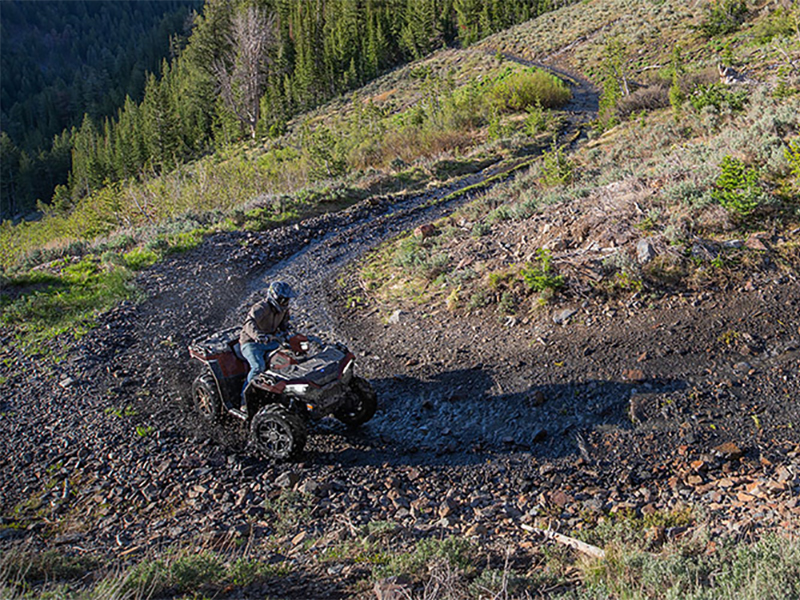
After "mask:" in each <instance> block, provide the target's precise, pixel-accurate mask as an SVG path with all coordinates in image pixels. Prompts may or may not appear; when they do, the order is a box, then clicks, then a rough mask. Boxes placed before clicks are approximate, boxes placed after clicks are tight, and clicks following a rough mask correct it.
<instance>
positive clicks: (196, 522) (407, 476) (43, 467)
mask: <svg viewBox="0 0 800 600" xmlns="http://www.w3.org/2000/svg"><path fill="white" fill-rule="evenodd" d="M587 93H589V92H588V91H587ZM595 98H596V97H595ZM589 100H590V99H589ZM576 102H578V103H583V104H580V109H579V110H577V111H576V113H575V118H574V119H573V120H572V121H571V125H570V127H569V128H568V130H567V131H565V133H564V135H565V137H569V138H571V137H575V134H576V132H577V131H578V129H576V127H577V126H578V124H579V122H580V121H585V120H586V117H587V113H586V106H587V104H586V102H587V97H582V98H578V99H576ZM591 105H592V103H591V102H589V104H588V106H591ZM594 106H595V107H596V104H594ZM492 172H493V167H489V168H487V169H486V170H484V171H481V172H478V173H475V174H472V175H470V176H467V177H465V178H463V179H460V180H457V181H454V182H452V183H450V184H448V185H446V186H444V187H442V188H440V189H430V190H427V191H425V192H423V193H416V194H408V195H405V196H402V197H376V198H370V199H368V200H366V201H363V202H361V203H359V204H357V205H355V206H353V207H351V208H350V209H347V210H345V211H342V212H340V213H336V214H331V215H324V216H320V217H315V218H313V219H309V220H307V221H304V222H301V223H297V224H295V225H291V226H287V227H284V228H281V229H277V230H274V231H270V232H265V233H245V232H236V233H221V234H217V235H214V236H212V237H210V238H208V239H207V240H206V241H205V242H204V243H203V244H202V246H200V247H199V248H197V249H195V250H193V251H190V252H188V253H186V254H184V255H181V256H176V257H172V258H170V259H168V260H166V261H165V262H163V263H160V264H157V265H155V266H153V267H152V268H150V269H149V270H147V271H146V272H144V273H143V274H142V275H141V276H140V277H139V278H138V281H137V284H138V285H139V286H140V288H141V289H142V290H143V292H144V294H145V297H146V299H145V300H143V301H142V302H139V303H124V304H122V305H120V306H118V307H117V308H115V309H113V310H111V311H110V312H108V313H106V314H104V315H102V316H101V317H100V319H99V323H98V326H97V327H96V328H95V329H94V330H92V331H91V332H90V333H89V334H88V335H86V336H85V337H83V338H81V339H80V340H79V341H77V342H76V343H74V345H72V347H70V348H69V351H68V353H67V354H66V355H67V357H68V358H67V359H66V360H64V361H61V362H57V363H53V362H52V361H50V360H49V359H46V358H44V357H37V356H29V355H26V354H23V353H22V352H20V351H19V350H18V349H17V348H16V346H15V344H14V340H13V336H12V334H11V332H9V331H7V330H2V331H0V335H2V348H3V355H2V356H3V361H2V365H0V377H2V378H3V379H4V383H3V385H2V391H1V392H0V428H2V432H3V435H2V436H0V455H2V456H4V457H6V460H5V461H4V465H3V467H2V469H0V505H1V506H2V507H3V510H2V514H3V517H2V519H3V521H2V523H3V524H4V525H6V527H3V528H2V529H0V544H2V545H3V546H4V547H5V548H11V547H19V546H20V545H22V546H23V547H31V548H35V549H44V548H61V549H63V550H65V551H68V552H74V553H78V554H80V553H90V554H96V555H101V556H106V557H109V558H111V559H114V560H115V561H117V562H118V563H120V564H126V563H134V562H137V561H139V560H142V558H143V557H145V556H150V555H152V553H153V552H156V551H158V550H159V549H163V548H167V547H174V546H175V545H185V546H190V545H198V546H200V547H204V548H209V549H231V548H233V547H234V546H235V543H236V540H240V541H246V546H247V548H249V549H250V550H251V551H252V552H261V553H263V554H265V555H267V556H268V559H269V560H270V561H273V562H276V563H277V562H284V561H288V562H289V563H291V565H292V568H291V569H290V574H289V575H288V576H286V577H280V578H275V579H274V580H272V581H270V582H269V583H266V584H264V587H263V589H261V588H260V589H258V590H251V592H252V593H253V595H258V594H260V595H261V597H263V596H264V595H265V594H269V595H280V596H281V597H297V598H307V597H326V598H336V597H352V596H353V595H358V594H362V595H363V596H364V597H370V596H371V595H372V592H371V591H370V590H369V589H367V588H366V587H365V586H364V584H363V583H360V582H363V580H364V579H365V578H366V577H368V575H369V572H370V571H369V567H368V566H365V565H364V564H359V563H356V562H353V561H348V560H344V559H343V560H342V561H339V562H337V561H335V560H334V561H327V562H323V561H320V560H319V557H320V553H321V552H322V551H323V549H324V548H325V547H326V545H332V544H335V543H339V542H341V541H342V540H345V539H348V536H353V535H355V532H356V531H357V530H358V528H359V527H361V526H364V525H366V524H367V523H369V522H374V521H394V522H396V523H398V524H399V525H400V526H401V528H400V529H399V530H398V531H396V532H395V534H394V535H395V536H396V539H395V540H394V542H393V543H395V544H396V545H397V547H398V549H402V548H410V547H412V545H413V543H414V542H415V541H416V540H418V539H420V538H422V537H429V536H437V537H441V536H445V535H448V534H453V535H459V536H468V537H471V538H472V539H474V540H475V541H476V542H477V543H478V544H479V545H480V546H481V547H482V548H486V551H487V553H491V552H492V551H493V550H497V554H496V556H497V557H500V558H504V557H505V548H506V547H508V546H511V547H512V548H513V552H512V557H513V559H514V560H515V561H519V562H521V563H524V562H525V561H532V560H534V558H533V557H534V556H535V555H536V554H537V552H539V550H538V548H539V547H540V544H541V541H540V540H533V538H527V537H525V535H524V534H523V532H522V531H521V529H520V525H521V524H523V523H528V524H534V525H536V526H540V527H544V526H549V527H552V528H554V529H561V530H563V531H567V532H569V531H572V530H574V529H575V528H579V527H581V526H582V523H584V522H585V519H586V515H587V514H594V515H596V516H598V517H599V516H600V515H608V514H613V513H615V512H619V511H631V512H633V513H635V514H639V515H647V514H652V513H654V512H658V511H672V510H681V509H683V508H686V507H692V508H694V509H695V511H696V513H697V514H702V515H703V517H702V519H698V521H697V523H698V525H697V526H702V527H704V528H706V529H707V530H708V531H709V532H710V534H711V535H712V536H714V535H734V536H738V537H741V538H747V537H749V536H758V535H761V533H763V532H764V531H767V530H771V529H778V528H780V529H783V530H786V529H787V528H795V527H796V524H797V523H798V522H799V521H798V518H797V517H798V516H800V502H799V501H798V492H800V485H799V482H798V479H797V473H798V470H800V454H798V453H799V452H800V408H798V405H797V402H796V399H797V398H798V397H800V285H799V284H798V281H797V278H796V277H794V276H792V275H791V274H786V273H782V272H780V271H778V270H777V269H775V268H774V265H772V266H771V265H770V263H769V261H766V262H765V263H763V264H762V266H761V268H759V269H754V270H753V272H752V274H751V275H750V276H748V277H746V278H738V279H732V280H730V281H729V282H728V283H727V284H725V285H723V286H717V287H710V288H709V289H705V290H704V289H698V290H684V291H682V292H680V293H673V294H669V295H664V296H660V297H646V296H644V295H642V296H639V297H637V296H636V295H627V296H625V297H624V298H621V299H617V300H608V299H607V298H602V297H595V296H591V295H581V294H579V293H573V294H570V295H566V296H565V298H564V299H562V300H560V301H555V302H552V303H550V304H548V305H547V306H546V307H544V308H542V309H541V310H539V311H536V312H533V313H530V314H528V315H527V316H525V317H520V318H516V319H503V320H498V319H497V318H495V317H491V318H489V317H487V316H486V315H485V314H473V315H463V314H462V315H456V314H454V313H453V312H451V311H448V310H446V309H445V308H443V307H438V306H412V307H408V308H405V309H403V310H399V311H392V312H391V313H387V308H386V307H384V306H381V305H379V304H377V303H375V302H374V301H368V300H367V301H365V302H361V303H359V304H358V306H357V307H355V308H353V307H352V302H351V297H352V295H353V293H354V289H353V287H352V286H353V285H355V283H354V282H355V278H354V276H353V275H352V273H350V271H348V266H349V265H352V264H354V261H357V260H358V259H359V258H361V257H363V256H365V254H366V253H367V252H368V251H369V250H371V249H373V248H375V247H376V246H377V245H378V244H380V243H381V242H383V241H385V240H387V239H390V238H391V237H392V236H395V235H397V234H399V233H401V232H403V231H407V230H410V229H413V228H415V227H417V226H419V225H421V224H424V223H429V222H432V221H434V220H436V219H437V218H439V217H441V216H443V215H446V214H449V213H450V212H452V211H453V210H454V209H455V208H456V207H457V206H458V205H460V204H461V203H464V202H467V201H468V200H469V197H464V196H461V197H454V198H450V196H448V194H449V193H450V192H452V191H454V190H456V189H460V188H463V187H466V186H468V185H471V184H473V183H476V182H478V181H481V180H483V179H485V178H486V177H488V176H489V175H490V174H491V173H492ZM554 210H555V209H554ZM564 227H565V228H563V229H559V228H558V227H553V228H551V229H550V231H549V235H550V236H551V238H552V239H556V238H558V237H565V236H566V233H567V230H566V227H567V225H565V226H564ZM500 233H501V232H499V234H500ZM590 241H591V240H586V243H590ZM578 273H579V270H576V273H575V275H574V277H578V276H579V275H578ZM276 278H281V279H284V280H286V281H288V282H290V283H291V284H292V285H293V286H294V287H295V288H296V289H297V291H298V292H299V298H298V299H297V301H296V303H295V304H294V307H293V322H294V327H295V328H296V329H297V330H299V331H305V332H311V333H314V334H317V335H322V336H324V337H328V338H331V339H338V340H342V341H344V342H345V343H346V344H347V345H348V346H349V347H350V348H351V349H353V350H354V351H355V352H356V354H357V357H358V368H359V370H360V373H361V374H362V375H363V376H365V377H367V378H368V379H369V380H370V381H371V382H372V384H373V385H374V387H375V389H376V391H377V392H378V396H379V410H378V413H377V414H376V416H375V418H374V419H373V420H372V421H370V422H369V423H368V424H366V425H365V426H364V427H363V428H362V429H361V430H360V431H358V432H351V431H348V430H347V429H346V428H345V427H344V426H342V425H340V424H339V423H337V422H335V421H333V420H330V422H329V420H325V421H322V422H319V423H316V424H314V425H313V426H312V429H311V435H310V437H309V441H308V444H307V446H306V451H305V453H304V455H303V457H302V458H301V460H300V461H298V462H293V463H284V464H272V463H269V462H265V461H262V460H260V459H259V458H258V457H255V456H253V455H252V454H251V453H250V452H249V450H248V447H247V443H246V432H245V430H244V427H243V426H242V425H241V424H240V422H239V421H237V420H236V419H230V420H227V421H226V422H224V423H223V424H222V425H220V426H218V427H211V426H209V425H207V424H205V423H203V422H202V421H201V420H200V419H199V417H198V416H197V415H196V414H195V413H194V411H193V410H192V406H191V399H190V387H191V382H192V380H193V378H194V377H195V376H196V375H197V374H198V373H199V371H200V365H199V364H192V362H191V361H190V359H189V356H188V352H187V346H188V345H189V343H190V342H191V341H192V340H193V339H197V338H200V337H204V336H206V335H208V334H210V333H212V332H214V331H216V330H219V329H222V328H223V327H227V326H232V325H236V324H239V323H241V320H242V317H243V315H244V313H245V312H246V310H247V309H248V308H249V306H250V305H251V304H252V303H253V302H255V301H256V300H257V299H260V298H261V297H262V295H263V292H264V290H265V288H266V286H267V284H268V282H269V281H271V280H274V279H276ZM578 287H580V286H578ZM387 316H389V317H390V318H387ZM286 489H294V490H297V491H300V492H304V493H307V494H309V496H310V497H311V498H313V501H312V506H311V510H310V512H309V514H307V515H305V516H304V517H303V518H302V519H298V521H297V522H296V523H293V524H292V526H291V527H290V528H289V529H288V530H286V529H280V528H279V526H278V525H277V524H276V515H275V513H274V511H272V509H271V508H270V506H273V505H271V504H270V503H271V502H275V501H276V500H277V499H278V498H279V497H280V494H281V492H282V491H284V490H286ZM674 533H675V535H678V534H679V533H680V532H674ZM309 540H316V541H315V543H314V544H312V545H311V547H310V548H309V547H308V541H309ZM534 542H535V543H534ZM259 549H260V550H259Z"/></svg>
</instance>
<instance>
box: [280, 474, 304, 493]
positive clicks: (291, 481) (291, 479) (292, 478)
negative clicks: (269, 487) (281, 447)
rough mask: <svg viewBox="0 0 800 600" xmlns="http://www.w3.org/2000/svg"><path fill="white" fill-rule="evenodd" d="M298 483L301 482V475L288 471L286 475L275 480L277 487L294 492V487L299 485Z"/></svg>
mask: <svg viewBox="0 0 800 600" xmlns="http://www.w3.org/2000/svg"><path fill="white" fill-rule="evenodd" d="M298 481H300V475H298V474H297V473H295V472H294V471H286V472H285V473H281V474H280V475H279V476H278V478H277V479H275V485H277V486H278V487H279V488H282V489H284V490H292V489H294V486H296V485H297V482H298Z"/></svg>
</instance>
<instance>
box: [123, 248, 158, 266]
mask: <svg viewBox="0 0 800 600" xmlns="http://www.w3.org/2000/svg"><path fill="white" fill-rule="evenodd" d="M158 258H159V256H158V254H157V253H156V252H154V251H153V250H149V249H147V248H134V249H133V250H131V251H130V252H126V253H125V254H123V255H122V260H123V263H124V264H125V266H126V267H128V268H129V269H133V270H134V271H141V270H142V269H146V268H147V267H150V266H152V265H154V264H155V263H156V262H157V261H158Z"/></svg>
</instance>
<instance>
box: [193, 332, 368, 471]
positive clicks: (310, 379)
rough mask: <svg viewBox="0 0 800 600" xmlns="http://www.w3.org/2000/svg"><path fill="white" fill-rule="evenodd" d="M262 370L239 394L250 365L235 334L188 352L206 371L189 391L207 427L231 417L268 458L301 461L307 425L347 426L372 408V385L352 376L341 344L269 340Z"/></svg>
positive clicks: (302, 339)
mask: <svg viewBox="0 0 800 600" xmlns="http://www.w3.org/2000/svg"><path fill="white" fill-rule="evenodd" d="M270 339H271V345H272V346H274V347H275V349H274V350H272V351H270V352H269V354H268V356H267V369H266V370H265V371H264V372H262V373H259V374H258V375H256V377H255V378H254V379H253V380H252V381H251V382H250V383H249V384H248V386H247V388H246V389H245V390H244V402H242V397H243V395H242V387H243V386H244V382H245V379H246V377H247V373H248V371H249V368H250V366H249V364H248V363H247V361H246V360H245V359H244V357H243V356H242V354H241V349H240V347H239V328H231V329H226V330H225V331H221V332H219V333H216V334H214V335H212V336H211V337H209V338H206V339H204V340H202V341H196V342H193V343H191V344H190V345H189V354H190V355H191V356H192V358H195V359H197V360H199V361H200V362H201V363H203V364H204V365H205V368H204V369H203V372H202V373H201V374H200V375H198V376H197V378H196V379H195V380H194V383H193V384H192V399H193V403H194V407H195V409H196V410H197V411H198V412H199V413H200V415H201V416H202V417H203V418H204V419H205V420H206V421H207V422H209V423H214V422H217V421H219V420H221V419H222V417H223V415H225V414H229V415H232V416H233V417H236V418H238V419H241V420H242V421H244V422H245V423H247V425H248V426H249V429H250V441H251V443H252V445H253V446H254V447H255V449H256V450H257V452H258V453H260V454H261V455H263V456H264V457H266V458H268V459H276V460H284V459H291V458H295V457H296V456H297V455H299V454H300V453H301V452H302V450H303V447H304V446H305V443H306V437H307V425H308V422H309V421H311V420H319V419H322V418H323V417H327V416H330V415H333V416H334V417H335V418H337V419H338V420H339V421H341V422H342V423H344V424H345V425H347V426H350V427H356V426H359V425H362V424H363V423H366V422H367V421H369V420H370V419H371V418H372V417H373V415H374V414H375V410H376V409H377V405H378V402H377V397H376V395H375V391H374V390H373V389H372V386H371V385H370V383H369V382H368V381H367V380H366V379H363V378H361V377H358V376H356V375H355V374H354V370H355V356H353V354H352V352H350V351H349V350H348V349H347V348H346V347H345V346H344V345H342V344H339V343H336V344H327V343H325V342H324V341H322V340H321V339H319V338H311V337H308V336H305V335H300V334H295V335H292V336H288V335H283V336H272V337H271V338H270Z"/></svg>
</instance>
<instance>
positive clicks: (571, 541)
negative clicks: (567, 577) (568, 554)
mask: <svg viewBox="0 0 800 600" xmlns="http://www.w3.org/2000/svg"><path fill="white" fill-rule="evenodd" d="M522 528H523V529H524V530H525V531H529V532H531V533H536V534H538V535H543V536H544V537H546V538H548V539H551V540H554V541H556V542H558V543H559V544H564V545H565V546H569V547H570V548H574V549H575V550H577V551H579V552H583V553H584V554H587V555H589V556H591V557H593V558H600V559H603V558H605V557H606V551H605V550H603V549H602V548H598V547H597V546H593V545H592V544H587V543H586V542H582V541H581V540H578V539H575V538H574V537H570V536H568V535H564V534H563V533H558V532H556V531H551V530H550V529H538V528H537V527H531V526H530V525H522Z"/></svg>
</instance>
